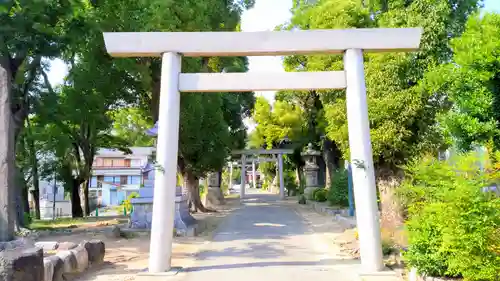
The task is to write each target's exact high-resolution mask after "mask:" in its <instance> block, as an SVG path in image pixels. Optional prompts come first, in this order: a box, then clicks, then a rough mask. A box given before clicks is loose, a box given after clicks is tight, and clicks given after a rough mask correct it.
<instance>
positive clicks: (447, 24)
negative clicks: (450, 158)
mask: <svg viewBox="0 0 500 281" xmlns="http://www.w3.org/2000/svg"><path fill="white" fill-rule="evenodd" d="M480 2H481V1H477V0H467V1H462V0H452V1H449V0H438V1H436V0H409V1H408V0H396V1H390V2H389V1H385V0H373V1H355V0H352V1H344V0H342V1H341V0H320V1H317V2H316V3H315V4H309V5H307V4H301V5H299V6H297V7H296V8H295V9H294V15H293V18H292V21H291V23H292V27H294V28H299V29H318V28H319V29H321V28H352V27H356V28H359V27H423V29H424V33H423V36H422V42H421V45H420V50H419V51H418V52H414V53H388V54H369V55H365V72H366V83H367V95H368V100H369V103H368V107H369V117H370V128H371V139H372V146H373V157H374V162H375V164H376V167H377V180H378V187H379V191H380V194H381V201H382V218H383V223H385V222H387V227H390V228H392V226H391V225H393V224H400V223H401V220H399V219H398V217H399V218H400V216H399V211H398V206H397V205H394V203H393V202H395V200H394V199H395V198H393V195H392V194H393V189H394V188H395V187H396V186H397V185H398V184H399V182H400V180H401V178H400V176H401V173H400V170H399V169H398V166H399V165H401V164H403V163H406V161H408V159H411V158H412V157H415V156H417V155H420V153H422V152H423V151H426V152H428V151H435V150H437V149H438V148H440V147H441V146H442V144H443V138H442V136H441V134H440V131H439V130H438V124H437V122H436V117H437V115H438V114H440V112H442V111H443V110H444V109H445V108H446V104H443V100H441V99H438V98H436V96H435V95H434V93H430V92H427V91H422V90H421V88H420V86H419V84H420V83H422V79H423V77H424V74H425V73H426V72H427V71H428V70H429V69H431V68H433V67H434V66H436V65H439V64H442V63H447V62H449V60H450V58H451V49H450V46H449V43H450V39H451V38H453V37H456V36H459V35H460V34H461V33H462V31H463V29H464V24H465V22H466V20H467V18H468V16H469V15H470V14H471V13H473V12H474V11H476V10H477V8H478V7H479V5H480ZM287 62H288V63H289V64H290V65H291V66H293V70H295V71H313V70H315V71H319V70H340V69H342V68H343V66H342V58H341V57H340V56H326V55H324V56H310V57H304V56H292V57H290V58H287ZM321 95H322V97H321V98H322V101H323V105H324V108H325V115H324V116H325V117H326V121H327V126H326V133H327V135H328V137H329V138H330V139H331V140H333V141H334V142H335V144H336V145H337V146H338V148H339V149H340V151H341V152H342V154H343V156H344V158H345V159H348V157H349V142H348V131H347V119H346V113H345V108H346V105H345V97H344V92H342V91H326V92H322V94H321ZM393 218H396V220H398V222H392V220H393Z"/></svg>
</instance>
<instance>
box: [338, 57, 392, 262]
mask: <svg viewBox="0 0 500 281" xmlns="http://www.w3.org/2000/svg"><path fill="white" fill-rule="evenodd" d="M344 69H345V74H346V82H347V89H346V103H347V120H348V129H349V149H350V154H351V166H352V182H353V187H354V199H355V203H356V220H357V227H358V233H359V245H360V255H361V266H362V270H363V271H365V272H376V271H380V270H382V269H383V260H382V246H381V239H380V222H379V215H378V206H377V193H376V186H375V173H374V167H373V156H372V145H371V141H370V125H369V120H368V104H367V98H366V86H365V74H364V66H363V51H362V50H359V49H349V50H346V52H345V54H344Z"/></svg>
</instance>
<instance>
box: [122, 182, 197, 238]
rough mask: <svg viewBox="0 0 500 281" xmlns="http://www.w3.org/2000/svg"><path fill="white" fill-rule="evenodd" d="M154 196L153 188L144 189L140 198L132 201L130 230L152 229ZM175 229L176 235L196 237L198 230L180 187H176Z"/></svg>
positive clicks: (140, 193) (140, 191) (140, 192)
mask: <svg viewBox="0 0 500 281" xmlns="http://www.w3.org/2000/svg"><path fill="white" fill-rule="evenodd" d="M153 194H154V193H153V188H152V187H149V188H148V187H143V188H141V189H139V197H138V198H132V199H131V200H130V203H132V206H133V210H134V211H133V212H132V213H131V214H130V222H129V227H130V228H132V229H151V222H152V221H153ZM174 228H175V232H176V235H179V236H195V235H196V233H197V229H198V223H197V221H196V219H195V218H194V217H193V216H191V214H190V213H189V207H188V204H187V196H186V194H184V193H183V192H182V188H181V187H180V186H177V187H176V197H175V215H174Z"/></svg>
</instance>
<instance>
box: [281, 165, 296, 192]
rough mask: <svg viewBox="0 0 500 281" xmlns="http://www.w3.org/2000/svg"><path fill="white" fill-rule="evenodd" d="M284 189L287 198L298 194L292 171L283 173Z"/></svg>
mask: <svg viewBox="0 0 500 281" xmlns="http://www.w3.org/2000/svg"><path fill="white" fill-rule="evenodd" d="M283 178H284V180H285V189H286V191H287V194H288V196H295V195H296V194H297V192H298V189H299V187H298V186H297V184H296V183H295V174H294V173H293V171H286V172H284V177H283Z"/></svg>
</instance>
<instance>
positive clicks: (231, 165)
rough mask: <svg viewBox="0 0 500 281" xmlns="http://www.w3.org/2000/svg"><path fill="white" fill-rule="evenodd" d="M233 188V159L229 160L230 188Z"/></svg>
mask: <svg viewBox="0 0 500 281" xmlns="http://www.w3.org/2000/svg"><path fill="white" fill-rule="evenodd" d="M232 188H233V161H231V162H229V183H228V190H231V189H232Z"/></svg>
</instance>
